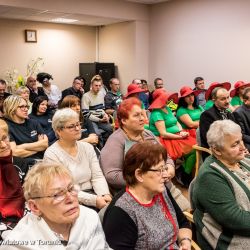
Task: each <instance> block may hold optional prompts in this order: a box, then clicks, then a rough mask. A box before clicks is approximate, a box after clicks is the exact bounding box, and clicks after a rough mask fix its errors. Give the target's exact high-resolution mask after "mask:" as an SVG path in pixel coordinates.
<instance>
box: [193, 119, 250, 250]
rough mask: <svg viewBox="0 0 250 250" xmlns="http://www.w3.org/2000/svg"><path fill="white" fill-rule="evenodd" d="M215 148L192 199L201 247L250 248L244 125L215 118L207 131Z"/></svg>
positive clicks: (249, 164) (249, 175)
mask: <svg viewBox="0 0 250 250" xmlns="http://www.w3.org/2000/svg"><path fill="white" fill-rule="evenodd" d="M207 142H208V144H209V146H210V149H211V151H212V155H211V156H209V157H208V158H207V159H206V161H205V162H204V163H203V165H202V166H201V169H200V170H199V173H198V176H197V178H196V180H195V183H194V187H193V192H192V197H191V198H192V201H193V203H194V206H195V210H194V221H195V224H196V230H197V233H198V235H197V240H198V243H199V245H200V247H201V249H206V250H209V249H237V250H238V249H242V250H243V249H248V248H249V245H250V206H249V204H250V203H249V200H250V160H249V159H247V158H245V147H244V144H243V141H242V134H241V128H240V126H239V125H238V124H236V123H234V122H233V121H231V120H219V121H215V122H214V123H213V124H212V125H211V126H210V128H209V130H208V132H207Z"/></svg>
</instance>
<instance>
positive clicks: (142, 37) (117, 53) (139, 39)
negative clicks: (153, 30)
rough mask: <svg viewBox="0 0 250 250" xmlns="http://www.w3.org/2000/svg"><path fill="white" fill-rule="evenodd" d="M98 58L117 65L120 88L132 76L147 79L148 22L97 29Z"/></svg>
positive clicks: (125, 86)
mask: <svg viewBox="0 0 250 250" xmlns="http://www.w3.org/2000/svg"><path fill="white" fill-rule="evenodd" d="M99 34H100V36H99V60H100V62H114V63H115V65H117V66H118V78H119V79H120V81H121V90H122V92H123V93H126V91H127V85H128V84H129V83H131V81H132V80H133V78H146V79H148V23H147V22H142V21H135V22H124V23H119V24H113V25H108V26H105V27H102V28H100V30H99Z"/></svg>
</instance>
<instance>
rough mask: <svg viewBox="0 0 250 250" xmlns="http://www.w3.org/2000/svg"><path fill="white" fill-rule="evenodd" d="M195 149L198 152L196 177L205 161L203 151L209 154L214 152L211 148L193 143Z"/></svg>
mask: <svg viewBox="0 0 250 250" xmlns="http://www.w3.org/2000/svg"><path fill="white" fill-rule="evenodd" d="M193 149H194V150H195V152H196V162H195V169H194V176H195V177H196V176H197V175H198V172H199V168H200V166H201V164H202V163H203V160H202V155H201V153H202V152H206V153H208V154H212V152H211V150H210V149H208V148H204V147H201V146H198V145H197V144H196V145H193Z"/></svg>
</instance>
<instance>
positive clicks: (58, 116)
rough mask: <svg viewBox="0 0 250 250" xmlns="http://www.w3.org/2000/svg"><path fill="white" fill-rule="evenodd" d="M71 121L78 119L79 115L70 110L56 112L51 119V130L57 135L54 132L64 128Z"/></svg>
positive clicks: (64, 109)
mask: <svg viewBox="0 0 250 250" xmlns="http://www.w3.org/2000/svg"><path fill="white" fill-rule="evenodd" d="M71 119H79V115H78V114H77V113H76V112H75V111H74V110H72V109H71V108H63V109H59V110H57V111H56V113H55V114H54V116H53V118H52V128H53V130H54V132H55V134H56V135H57V133H56V131H57V130H58V129H61V128H63V127H64V126H65V124H66V123H67V122H68V121H69V120H71Z"/></svg>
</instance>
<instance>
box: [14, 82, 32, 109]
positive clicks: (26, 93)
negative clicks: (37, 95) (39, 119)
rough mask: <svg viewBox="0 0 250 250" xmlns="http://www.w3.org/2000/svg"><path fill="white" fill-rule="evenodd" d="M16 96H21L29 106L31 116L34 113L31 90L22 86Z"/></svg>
mask: <svg viewBox="0 0 250 250" xmlns="http://www.w3.org/2000/svg"><path fill="white" fill-rule="evenodd" d="M16 95H19V96H21V97H22V98H23V99H24V100H25V101H26V102H27V103H28V105H29V107H30V108H29V111H28V113H29V114H30V113H31V111H32V103H31V102H30V99H29V97H30V90H29V89H28V88H27V87H26V86H21V87H19V88H18V89H17V90H16Z"/></svg>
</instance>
